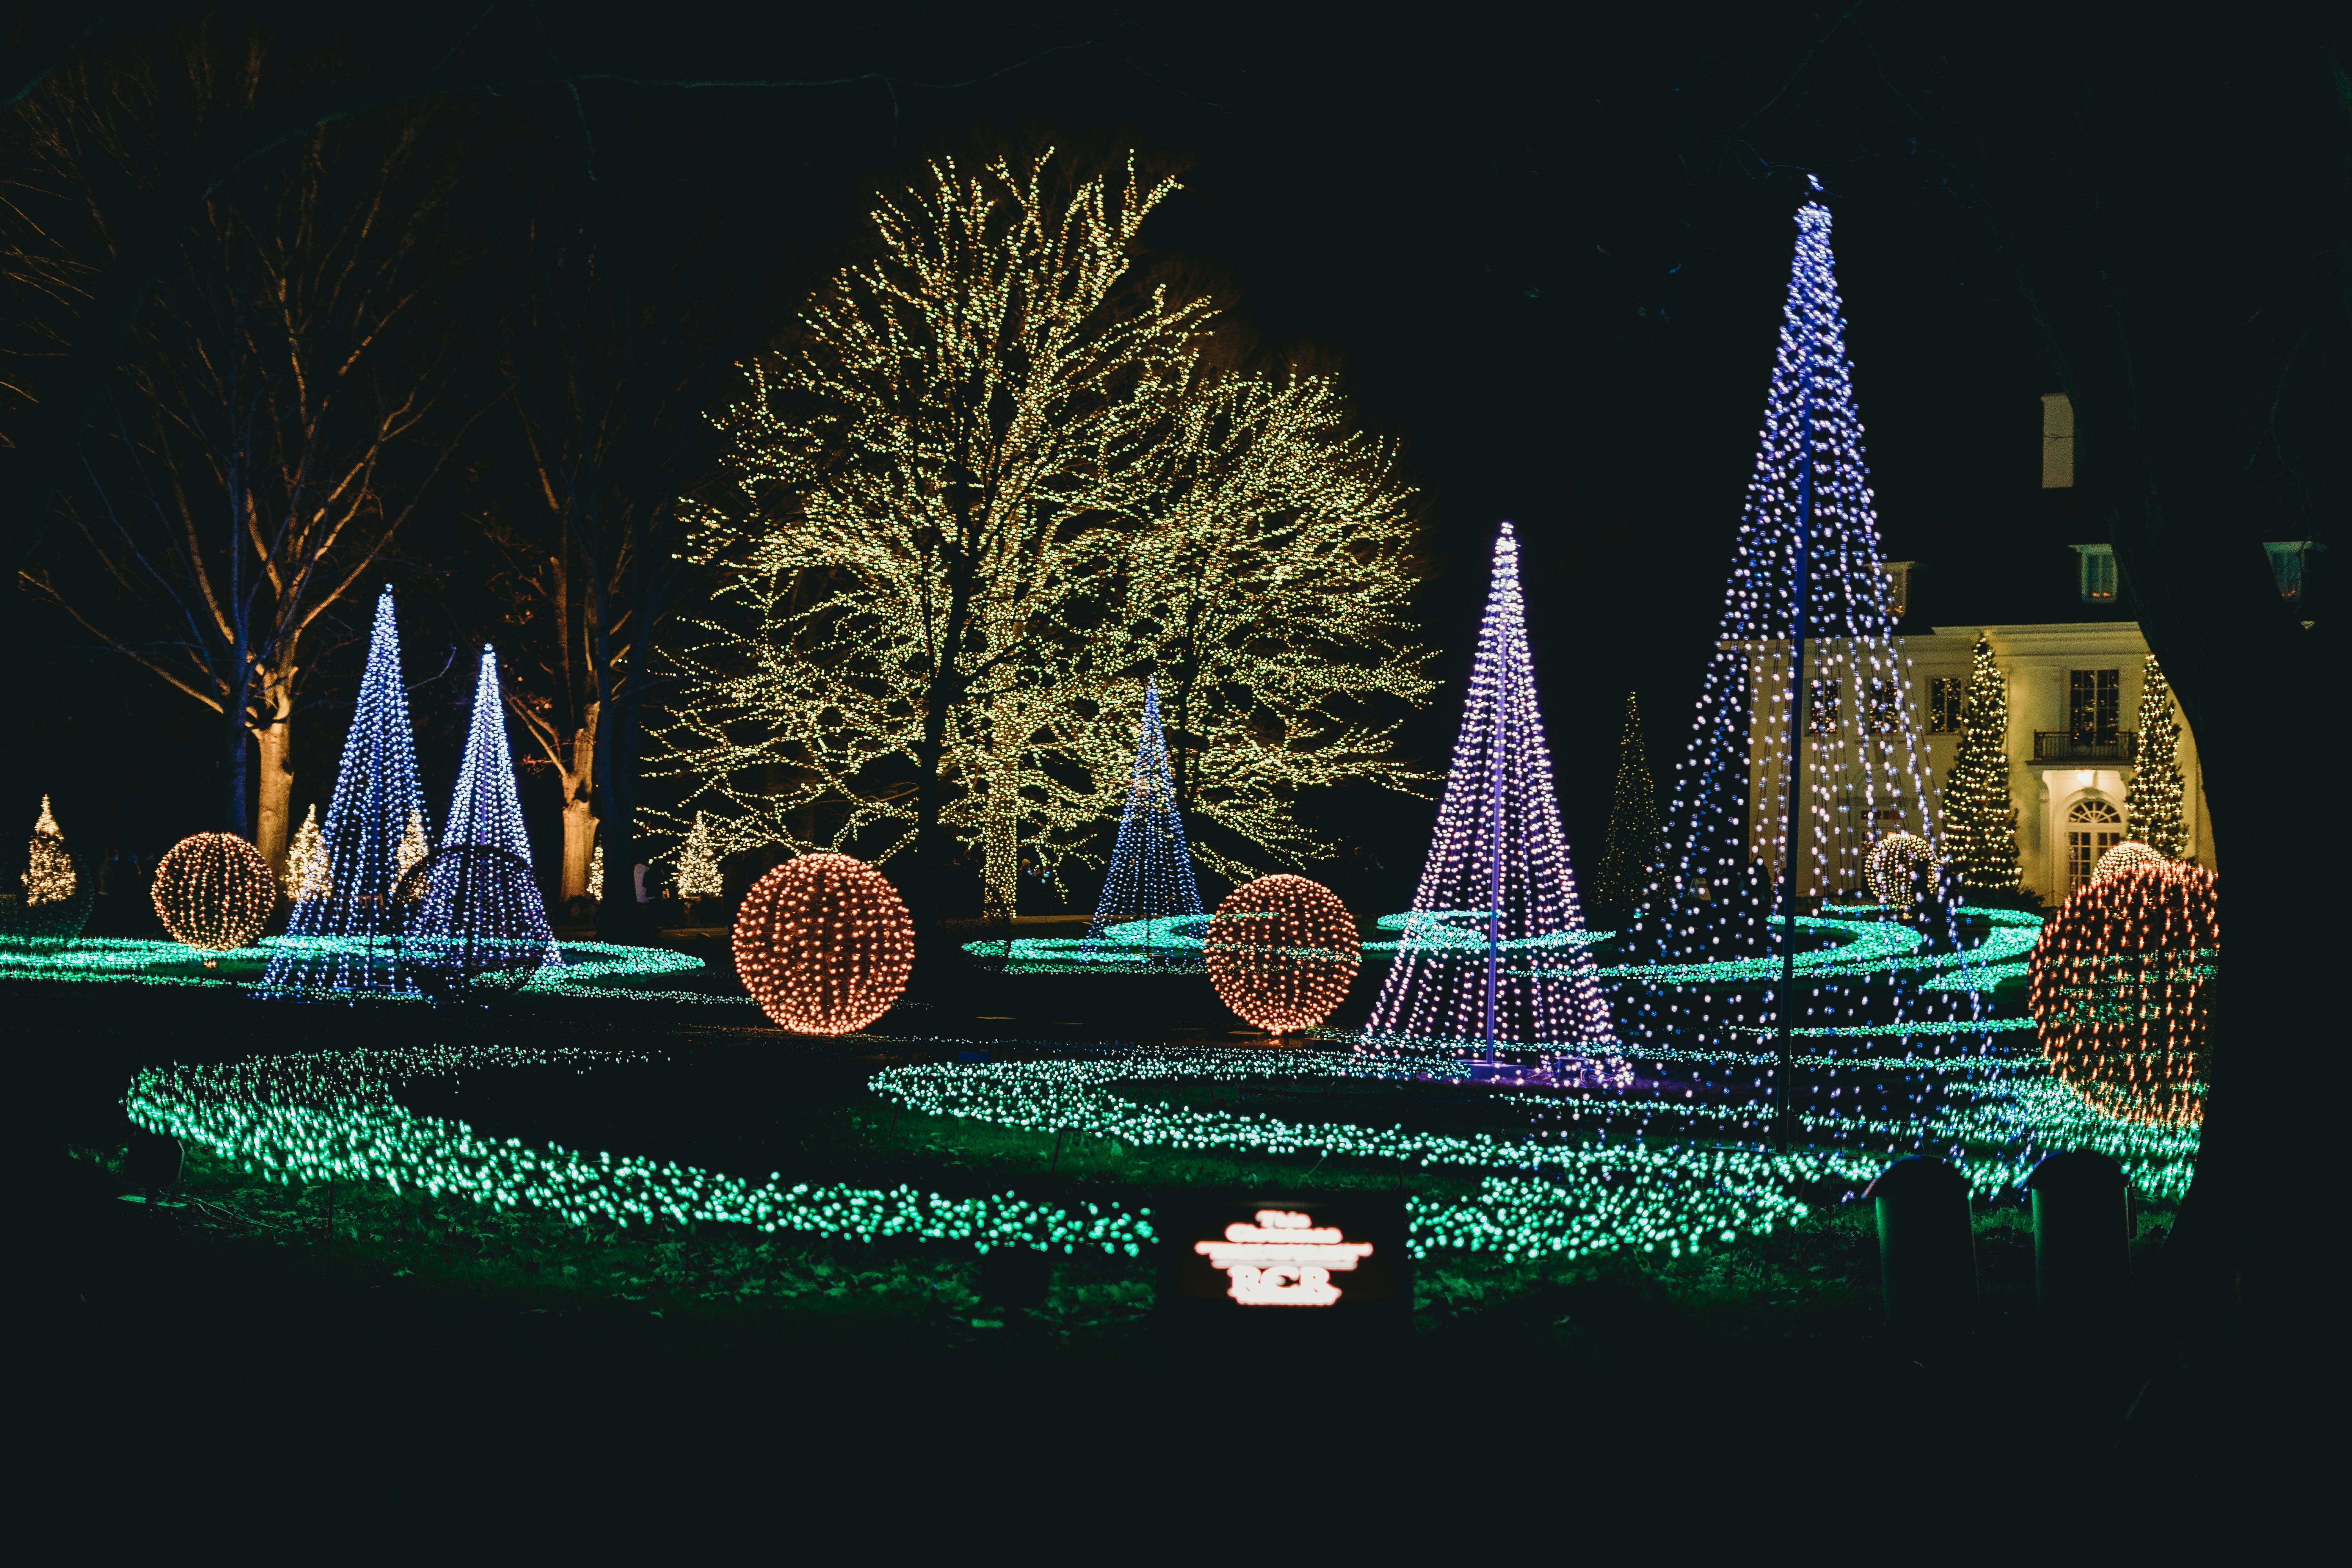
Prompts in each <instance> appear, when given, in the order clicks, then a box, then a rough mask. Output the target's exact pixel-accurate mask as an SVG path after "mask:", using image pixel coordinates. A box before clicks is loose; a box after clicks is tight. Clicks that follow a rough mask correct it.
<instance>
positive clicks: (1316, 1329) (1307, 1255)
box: [1151, 1187, 1412, 1357]
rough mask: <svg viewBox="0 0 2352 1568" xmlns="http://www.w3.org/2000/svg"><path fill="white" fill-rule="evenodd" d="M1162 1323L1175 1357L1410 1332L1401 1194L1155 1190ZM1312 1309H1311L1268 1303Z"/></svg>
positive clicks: (1364, 1341) (1408, 1254)
mask: <svg viewBox="0 0 2352 1568" xmlns="http://www.w3.org/2000/svg"><path fill="white" fill-rule="evenodd" d="M1151 1228H1152V1230H1153V1231H1154V1232H1155V1233H1156V1235H1157V1240H1158V1243H1159V1245H1158V1247H1157V1248H1156V1249H1155V1250H1156V1251H1157V1252H1158V1254H1159V1264H1160V1286H1159V1306H1158V1310H1157V1312H1156V1313H1155V1321H1156V1323H1157V1327H1158V1330H1159V1331H1160V1335H1161V1340H1160V1343H1161V1346H1162V1348H1163V1349H1164V1350H1166V1351H1167V1352H1169V1353H1171V1354H1173V1355H1177V1356H1180V1357H1181V1356H1188V1355H1192V1354H1194V1353H1196V1352H1197V1353H1201V1354H1206V1355H1212V1356H1223V1355H1227V1354H1230V1353H1234V1352H1244V1353H1248V1354H1253V1355H1274V1356H1277V1357H1288V1356H1292V1355H1298V1354H1307V1353H1311V1352H1313V1347H1315V1346H1318V1345H1348V1344H1354V1345H1360V1346H1362V1345H1370V1344H1371V1343H1374V1342H1381V1343H1387V1342H1390V1341H1392V1340H1394V1339H1396V1338H1398V1337H1401V1336H1407V1335H1410V1334H1411V1333H1412V1249H1411V1248H1410V1247H1408V1246H1407V1245H1406V1237H1407V1234H1408V1233H1407V1229H1406V1224H1405V1212H1404V1194H1403V1192H1402V1190H1399V1191H1394V1192H1365V1191H1351V1192H1332V1193H1300V1192H1283V1191H1275V1192H1265V1191H1259V1192H1249V1191H1246V1190H1244V1191H1239V1192H1236V1191H1233V1190H1231V1189H1228V1190H1226V1191H1223V1192H1215V1191H1204V1190H1202V1189H1201V1188H1198V1187H1191V1188H1179V1189H1177V1190H1175V1191H1172V1192H1166V1193H1161V1194H1157V1195H1155V1196H1154V1198H1153V1199H1152V1204H1151ZM1261 1307H1305V1308H1308V1309H1311V1310H1307V1311H1294V1312H1282V1311H1260V1310H1258V1309H1259V1308H1261Z"/></svg>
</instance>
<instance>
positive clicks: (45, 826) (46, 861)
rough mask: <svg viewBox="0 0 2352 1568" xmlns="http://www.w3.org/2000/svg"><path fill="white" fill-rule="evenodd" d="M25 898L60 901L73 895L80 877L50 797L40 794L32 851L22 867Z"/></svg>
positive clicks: (30, 901)
mask: <svg viewBox="0 0 2352 1568" xmlns="http://www.w3.org/2000/svg"><path fill="white" fill-rule="evenodd" d="M24 883H25V902H26V905H27V906H31V905H35V904H61V903H64V902H65V901H66V900H68V899H70V898H72V897H73V896H74V890H75V889H76V888H78V887H79V885H80V880H79V878H77V877H76V876H75V875H74V863H73V855H72V853H71V852H70V851H68V849H67V848H66V836H65V833H64V831H63V830H62V829H60V828H59V827H58V819H57V815H56V814H55V813H54V812H52V811H50V810H49V797H48V796H47V795H43V796H42V797H41V815H40V816H38V817H37V818H35V819H34V822H33V844H32V851H31V853H30V855H29V856H28V857H27V858H26V867H25V876H24Z"/></svg>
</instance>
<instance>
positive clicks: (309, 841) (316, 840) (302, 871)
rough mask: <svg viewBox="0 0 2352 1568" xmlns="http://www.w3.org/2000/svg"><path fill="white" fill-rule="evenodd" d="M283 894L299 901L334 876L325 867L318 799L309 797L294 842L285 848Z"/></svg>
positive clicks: (317, 892) (330, 882)
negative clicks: (308, 811)
mask: <svg viewBox="0 0 2352 1568" xmlns="http://www.w3.org/2000/svg"><path fill="white" fill-rule="evenodd" d="M284 885H285V889H286V897H287V898H288V899H289V900H291V901H293V902H295V903H300V902H301V901H302V900H305V899H315V898H318V897H319V896H320V894H322V893H325V892H326V891H327V890H328V889H330V888H331V886H332V885H333V876H332V874H331V872H330V871H329V870H328V868H327V841H326V838H325V837H324V836H323V835H321V834H320V831H319V803H318V802H316V801H312V802H311V803H310V813H309V815H308V816H304V817H303V818H302V826H299V827H298V828H296V829H295V830H294V842H293V843H291V844H290V845H289V846H287V848H286V875H285V878H284Z"/></svg>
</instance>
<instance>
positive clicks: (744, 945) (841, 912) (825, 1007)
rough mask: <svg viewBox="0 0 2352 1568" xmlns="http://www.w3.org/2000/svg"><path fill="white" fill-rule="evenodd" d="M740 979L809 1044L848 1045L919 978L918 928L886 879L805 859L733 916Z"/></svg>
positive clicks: (838, 859)
mask: <svg viewBox="0 0 2352 1568" xmlns="http://www.w3.org/2000/svg"><path fill="white" fill-rule="evenodd" d="M734 945H735V973H737V974H738V975H740V977H741V978H742V981H743V987H744V989H745V990H747V991H749V992H751V996H752V999H753V1000H754V1001H756V1002H758V1003H759V1004H760V1008H761V1011H762V1012H764V1013H766V1014H767V1015H768V1016H769V1017H771V1018H772V1019H774V1020H775V1021H776V1022H777V1023H778V1024H779V1025H781V1026H783V1027H785V1028H787V1029H790V1030H792V1031H793V1032H794V1033H795V1034H802V1035H846V1034H850V1033H852V1032H854V1031H856V1030H858V1029H862V1028H864V1027H866V1026H867V1025H868V1024H871V1023H873V1022H874V1020H876V1019H877V1018H879V1017H880V1016H882V1015H883V1014H885V1013H887V1012H888V1011H889V1010H890V1005H891V1004H892V1003H894V1002H896V1001H898V995H899V993H901V992H903V991H905V990H906V989H907V977H908V975H909V974H911V973H914V968H915V922H914V921H913V919H912V918H911V917H910V916H908V913H907V906H906V904H905V903H904V902H902V901H901V900H899V898H898V889H896V888H893V887H892V886H891V885H890V883H889V880H888V879H887V878H885V877H884V876H883V875H882V873H881V872H879V871H877V870H876V869H875V868H873V867H871V866H868V865H867V864H866V862H865V861H863V860H858V859H855V858H851V857H850V856H847V855H835V854H831V853H825V854H819V855H803V856H800V857H799V858H795V859H792V860H787V861H785V862H784V863H783V864H782V865H781V866H779V867H777V868H775V869H774V870H772V871H771V872H769V873H768V874H767V875H766V876H764V877H762V878H761V879H760V880H759V881H758V882H757V883H755V884H753V886H752V889H751V891H750V892H749V893H747V894H745V895H744V897H743V907H742V909H741V910H740V911H739V912H738V913H737V914H736V916H735V931H734Z"/></svg>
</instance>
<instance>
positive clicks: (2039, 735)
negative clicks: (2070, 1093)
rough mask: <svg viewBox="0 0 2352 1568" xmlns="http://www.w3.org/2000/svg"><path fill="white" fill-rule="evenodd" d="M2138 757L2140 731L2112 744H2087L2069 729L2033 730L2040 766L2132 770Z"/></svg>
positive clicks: (2121, 735) (2101, 742)
mask: <svg viewBox="0 0 2352 1568" xmlns="http://www.w3.org/2000/svg"><path fill="white" fill-rule="evenodd" d="M2138 758H2139V732H2138V731H2136V730H2126V731H2123V732H2122V733H2121V734H2119V735H2117V736H2116V738H2115V739H2114V740H2112V741H2085V740H2081V739H2079V738H2077V737H2076V736H2075V735H2074V732H2073V731H2068V730H2036V731H2033V760H2034V761H2035V762H2037V763H2109V764H2111V765H2113V766H2116V767H2126V768H2127V767H2130V766H2131V765H2132V764H2133V763H2136V762H2137V760H2138Z"/></svg>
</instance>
